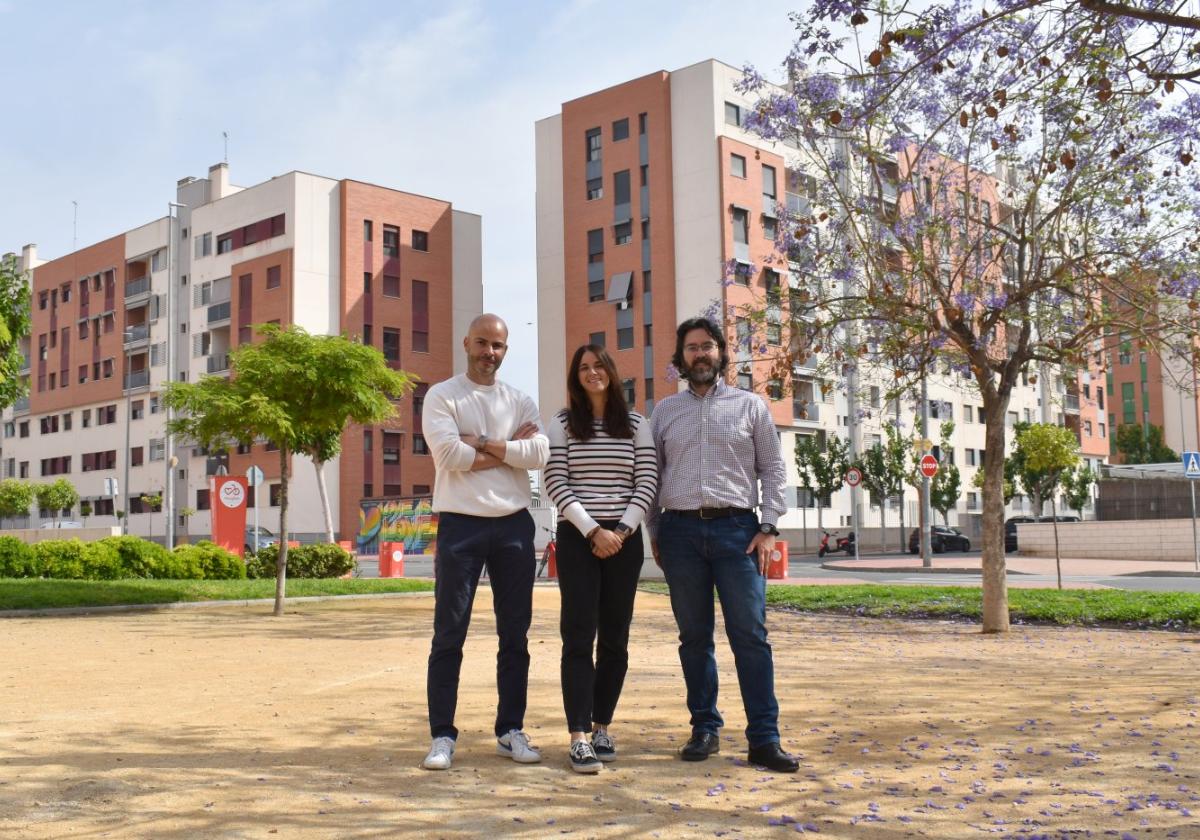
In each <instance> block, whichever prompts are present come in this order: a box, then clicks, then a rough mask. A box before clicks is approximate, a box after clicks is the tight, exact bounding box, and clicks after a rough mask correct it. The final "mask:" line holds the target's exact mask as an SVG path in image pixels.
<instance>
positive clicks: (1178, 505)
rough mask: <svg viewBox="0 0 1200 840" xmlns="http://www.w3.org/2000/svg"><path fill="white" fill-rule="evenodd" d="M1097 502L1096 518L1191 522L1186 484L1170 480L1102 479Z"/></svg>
mask: <svg viewBox="0 0 1200 840" xmlns="http://www.w3.org/2000/svg"><path fill="white" fill-rule="evenodd" d="M1099 493H1100V497H1099V498H1098V499H1097V500H1096V518H1097V519H1100V520H1119V519H1190V518H1191V516H1192V495H1191V488H1190V487H1189V486H1188V482H1187V481H1179V480H1171V479H1142V480H1137V479H1102V480H1101V481H1100V482H1099Z"/></svg>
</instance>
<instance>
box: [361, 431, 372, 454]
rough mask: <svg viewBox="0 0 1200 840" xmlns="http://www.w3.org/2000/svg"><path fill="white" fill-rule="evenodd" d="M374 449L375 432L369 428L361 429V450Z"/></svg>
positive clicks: (369, 450)
mask: <svg viewBox="0 0 1200 840" xmlns="http://www.w3.org/2000/svg"><path fill="white" fill-rule="evenodd" d="M374 451H375V433H374V432H373V431H371V430H370V429H363V452H374Z"/></svg>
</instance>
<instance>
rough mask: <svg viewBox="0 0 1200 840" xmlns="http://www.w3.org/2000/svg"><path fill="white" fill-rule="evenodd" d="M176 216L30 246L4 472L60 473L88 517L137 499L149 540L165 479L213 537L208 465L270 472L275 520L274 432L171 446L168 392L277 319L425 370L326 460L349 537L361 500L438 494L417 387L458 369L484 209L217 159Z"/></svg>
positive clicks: (302, 475)
mask: <svg viewBox="0 0 1200 840" xmlns="http://www.w3.org/2000/svg"><path fill="white" fill-rule="evenodd" d="M168 210H169V212H168V214H167V215H166V216H164V217H162V218H158V219H155V220H154V221H151V222H149V223H147V224H146V225H143V226H141V227H139V228H135V229H133V230H129V231H126V232H124V233H121V234H118V235H116V236H113V237H112V238H110V239H107V240H105V241H103V242H99V243H96V244H94V245H89V246H86V247H84V248H80V249H78V250H76V251H74V252H73V253H71V254H67V255H65V256H63V257H59V258H57V259H54V260H50V261H46V262H39V261H38V260H37V257H36V249H34V248H32V247H29V248H26V250H25V253H24V255H23V260H25V262H26V263H27V265H28V267H29V268H30V269H31V271H32V283H33V319H32V321H33V326H32V330H31V336H30V339H29V346H30V351H31V353H30V358H31V364H30V368H29V370H28V374H27V375H28V380H29V384H30V396H29V398H28V399H27V400H23V401H21V402H20V403H18V404H17V405H15V406H13V407H12V408H10V409H8V410H6V411H5V413H4V418H3V421H4V438H3V452H2V461H0V465H2V467H3V475H4V476H5V477H8V476H16V477H21V478H30V479H33V480H35V481H41V480H43V479H44V480H47V481H50V480H53V479H54V478H55V477H57V476H65V477H67V478H69V479H70V480H71V481H72V483H73V484H75V486H76V488H77V489H78V490H79V493H80V495H81V497H83V499H85V500H86V501H87V502H88V503H89V506H90V508H91V511H92V515H91V517H90V519H89V524H98V525H107V524H116V523H117V522H118V519H117V517H116V513H117V512H118V511H123V510H125V509H126V507H127V509H128V510H129V514H130V515H129V529H130V532H131V533H136V534H140V535H159V536H161V535H162V534H163V533H164V529H165V527H166V524H167V523H166V516H167V514H166V513H156V512H153V511H149V510H146V509H145V507H144V506H143V504H142V502H141V496H142V495H144V494H148V495H155V494H162V495H164V497H165V496H167V495H168V494H167V492H166V491H167V488H168V487H169V488H170V490H171V491H172V492H173V493H174V497H175V498H174V515H175V517H176V519H175V520H174V523H173V524H174V526H175V527H176V528H177V530H178V531H179V532H180V533H183V532H186V533H189V534H191V535H204V534H207V533H209V531H210V520H209V514H208V511H209V506H210V500H209V498H208V481H207V479H208V476H209V475H212V474H213V473H215V472H216V471H217V470H219V469H221V468H225V469H227V470H228V471H229V472H230V473H235V474H243V473H244V472H245V471H246V470H247V469H248V468H249V467H250V466H251V465H256V466H258V467H260V468H261V469H262V470H263V472H264V473H265V481H264V485H265V486H264V487H263V488H261V489H260V490H259V491H258V492H257V493H254V494H252V496H251V504H252V505H254V504H255V503H256V502H257V506H258V509H259V515H260V522H261V523H262V524H263V525H265V526H266V527H268V528H271V529H272V530H274V529H275V528H276V527H277V525H278V513H279V509H278V490H279V476H280V462H279V457H278V452H277V450H275V449H274V448H273V446H272V445H271V443H270V442H269V441H259V442H256V443H254V444H253V445H250V446H246V447H239V448H238V449H237V450H236V451H232V452H227V453H211V452H204V451H203V450H201V449H200V448H198V447H195V446H193V445H191V444H190V443H189V442H187V441H179V442H178V445H177V446H176V447H174V448H173V447H172V446H171V439H170V437H169V436H168V435H167V434H166V432H165V412H164V410H163V406H162V404H161V401H160V393H161V389H162V387H163V385H164V384H165V383H166V382H167V381H169V380H172V379H174V380H180V381H196V380H197V379H199V378H200V377H202V376H206V375H216V376H227V375H229V353H230V351H231V350H232V349H234V348H236V347H238V346H239V345H241V344H244V343H247V342H252V341H255V340H256V337H255V332H254V325H257V324H264V323H275V324H280V325H283V326H287V325H291V324H296V325H299V326H301V327H303V328H304V329H306V330H308V331H309V332H311V333H314V334H346V335H349V336H352V337H354V338H355V339H357V340H361V341H363V342H364V343H368V344H372V345H374V346H376V347H379V348H380V349H381V350H382V352H383V354H384V356H385V357H386V358H387V360H388V362H389V364H391V365H393V366H395V367H397V368H403V369H404V370H406V371H409V372H410V373H413V374H415V375H416V376H418V377H419V378H420V380H421V382H422V384H421V385H420V386H418V389H417V391H416V392H415V393H414V394H413V395H412V398H410V399H405V400H403V401H401V402H399V403H398V404H397V409H398V414H397V417H396V418H395V419H394V420H393V421H391V422H389V423H387V424H385V425H383V426H381V427H378V428H361V427H357V428H351V429H348V430H347V431H346V433H345V435H344V437H343V442H342V453H341V455H340V457H339V458H337V459H334V460H333V461H331V462H329V463H328V464H326V465H325V480H326V485H327V487H328V489H329V495H330V505H331V508H332V510H333V516H334V526H335V529H336V530H337V531H338V533H339V535H340V536H341V537H343V538H347V539H348V538H352V537H353V536H354V535H355V534H356V533H357V532H358V527H359V503H360V501H361V499H363V498H371V497H380V496H405V495H413V494H416V495H421V494H425V493H428V492H430V488H431V487H432V484H433V464H432V459H431V458H430V457H429V456H428V452H427V449H426V447H425V442H424V439H423V437H422V435H421V419H420V407H421V399H422V396H423V393H424V391H425V390H426V389H427V388H428V385H429V383H433V382H437V381H439V380H441V379H445V378H447V377H449V376H451V375H453V374H455V373H457V372H460V371H461V370H462V369H463V367H464V364H463V360H462V354H461V353H458V352H454V340H455V336H460V335H462V334H464V333H465V330H466V325H467V324H468V323H469V321H470V319H471V318H472V317H473V316H474V315H475V314H477V313H478V312H479V311H480V310H481V308H482V303H483V288H482V263H481V250H480V249H481V237H480V218H479V216H477V215H474V214H471V213H464V212H462V211H459V210H456V209H454V208H453V206H452V205H451V204H450V202H448V201H444V200H441V199H435V198H428V197H424V196H419V195H413V194H411V193H405V192H402V191H399V190H395V189H390V188H387V187H382V186H377V185H373V184H366V183H361V182H358V181H353V180H347V179H342V180H338V179H332V178H326V177H322V176H318V175H311V174H308V173H303V172H289V173H286V174H283V175H279V176H277V177H274V178H272V179H270V180H269V181H265V182H263V183H261V184H256V185H254V186H252V187H245V188H243V187H238V186H235V185H233V184H232V183H231V182H230V180H229V168H228V166H227V165H226V164H224V163H222V164H217V165H216V166H213V167H211V168H210V169H209V173H208V177H206V178H184V179H182V180H180V181H179V182H178V184H177V188H176V200H175V202H173V203H172V204H171V205H170V207H169V208H168ZM291 474H292V476H293V479H292V481H293V487H294V491H293V493H292V494H291V495H290V500H291V505H292V514H291V517H290V521H291V522H292V523H300V524H299V525H293V532H308V533H315V532H318V531H319V530H320V527H321V526H320V524H319V523H321V522H322V516H321V509H320V506H319V501H318V494H317V491H316V476H315V472H314V469H313V467H312V465H311V462H309V461H308V460H307V459H304V458H302V457H295V458H294V459H293V462H292V464H291ZM126 476H128V478H127V480H126V478H125V477H126ZM106 478H117V479H119V480H120V488H119V490H120V493H119V495H118V496H117V497H115V498H114V497H112V496H109V495H106V493H105V489H106V488H105V481H104V479H106ZM127 493H128V495H129V499H128V502H126V499H125V496H126V494H127ZM255 496H257V499H256V498H255ZM190 511H194V513H191V515H190V516H188V515H186V514H188V513H190ZM40 513H41V514H42V515H43V516H48V515H49V514H50V512H49V511H42V512H40ZM76 515H78V512H76ZM35 523H36V520H35Z"/></svg>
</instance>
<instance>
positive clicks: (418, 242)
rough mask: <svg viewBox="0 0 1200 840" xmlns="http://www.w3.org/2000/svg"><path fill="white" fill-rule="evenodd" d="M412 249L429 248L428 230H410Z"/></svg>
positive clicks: (424, 249)
mask: <svg viewBox="0 0 1200 840" xmlns="http://www.w3.org/2000/svg"><path fill="white" fill-rule="evenodd" d="M412 249H413V250H414V251H428V250H429V232H428V231H424V230H414V231H413V232H412Z"/></svg>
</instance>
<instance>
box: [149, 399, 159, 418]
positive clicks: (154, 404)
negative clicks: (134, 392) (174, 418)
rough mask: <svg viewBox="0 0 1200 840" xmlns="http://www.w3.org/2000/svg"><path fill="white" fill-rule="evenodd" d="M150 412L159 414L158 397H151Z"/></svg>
mask: <svg viewBox="0 0 1200 840" xmlns="http://www.w3.org/2000/svg"><path fill="white" fill-rule="evenodd" d="M150 413H151V414H158V397H151V398H150Z"/></svg>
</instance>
